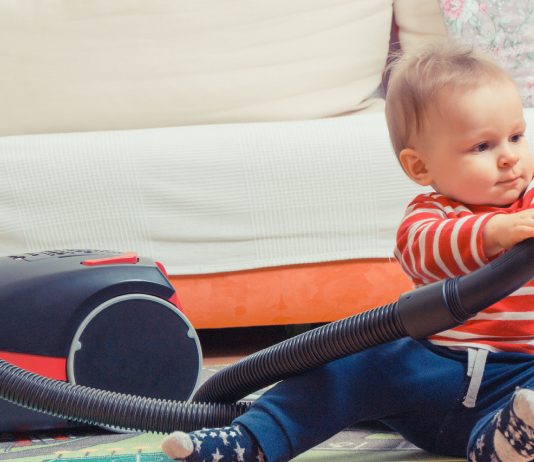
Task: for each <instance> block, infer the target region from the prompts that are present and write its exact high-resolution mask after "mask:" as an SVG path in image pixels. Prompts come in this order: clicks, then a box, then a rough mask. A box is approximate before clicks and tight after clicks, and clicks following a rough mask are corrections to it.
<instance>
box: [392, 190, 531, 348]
mask: <svg viewBox="0 0 534 462" xmlns="http://www.w3.org/2000/svg"><path fill="white" fill-rule="evenodd" d="M531 207H534V180H533V181H532V182H531V183H530V184H529V186H528V187H527V189H526V191H525V193H524V194H523V196H522V197H520V198H519V199H518V200H517V201H516V202H514V203H513V204H511V205H509V206H507V207H492V206H483V205H476V206H466V205H464V204H462V203H460V202H457V201H454V200H451V199H449V198H447V197H445V196H443V195H441V194H438V193H430V194H421V195H419V196H417V197H416V198H415V199H414V200H413V201H412V202H411V203H410V205H409V206H408V208H407V210H406V214H405V216H404V218H403V220H402V222H401V224H400V227H399V230H398V232H397V247H396V249H395V256H396V258H397V259H398V260H399V262H400V264H401V265H402V268H403V269H404V271H405V272H406V273H407V274H408V276H410V277H411V279H412V280H413V282H414V283H415V285H416V287H417V286H422V285H426V284H429V283H431V282H435V281H438V280H441V279H444V278H449V277H455V276H460V275H462V274H466V273H469V272H471V271H473V270H475V269H477V268H480V267H481V266H484V265H485V264H486V263H488V262H489V261H490V260H491V259H488V258H487V257H486V255H485V254H484V250H483V245H482V231H483V229H484V226H485V224H486V223H487V221H488V220H489V219H490V218H491V217H492V216H493V215H495V214H496V213H514V212H518V211H520V210H524V209H527V208H531ZM481 290H484V288H483V287H481ZM429 340H430V341H431V342H433V343H435V344H438V345H443V346H447V347H450V348H460V349H467V348H483V349H487V350H490V351H519V352H523V353H534V280H531V281H530V282H529V283H528V284H526V285H525V286H523V287H522V288H521V289H519V290H517V291H516V292H514V293H513V294H511V295H509V296H508V297H506V298H505V299H503V300H501V301H500V302H498V303H495V304H494V305H492V306H490V307H488V308H486V309H485V310H483V311H481V312H480V313H478V314H477V315H476V316H475V317H473V318H471V319H469V320H468V321H467V322H466V323H465V324H463V325H461V326H459V327H455V328H453V329H449V330H447V331H444V332H440V333H439V334H436V335H433V336H431V337H430V338H429Z"/></svg>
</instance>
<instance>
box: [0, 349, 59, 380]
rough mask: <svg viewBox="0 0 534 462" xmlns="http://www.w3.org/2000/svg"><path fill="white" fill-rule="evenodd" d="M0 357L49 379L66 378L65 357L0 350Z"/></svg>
mask: <svg viewBox="0 0 534 462" xmlns="http://www.w3.org/2000/svg"><path fill="white" fill-rule="evenodd" d="M0 359H3V360H4V361H6V362H8V363H11V364H13V365H14V366H17V367H20V368H22V369H25V370H27V371H30V372H33V373H35V374H39V375H41V376H43V377H48V378H49V379H55V380H63V381H66V380H67V359H66V358H55V357H51V356H40V355H30V354H25V353H11V352H8V351H0Z"/></svg>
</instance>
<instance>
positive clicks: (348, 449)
mask: <svg viewBox="0 0 534 462" xmlns="http://www.w3.org/2000/svg"><path fill="white" fill-rule="evenodd" d="M222 367H224V366H210V367H209V368H205V369H203V371H202V380H205V379H206V378H207V377H209V376H210V375H212V374H214V373H215V372H217V370H220V369H221V368H222ZM258 395H259V393H256V394H254V395H251V396H250V397H248V398H249V399H254V398H256V397H257V396H258ZM0 418H1V417H0ZM161 439H162V436H161V435H154V434H141V433H136V434H132V433H129V434H118V433H109V432H106V431H104V430H101V429H95V428H87V429H78V430H69V431H62V432H48V433H31V434H25V435H13V434H3V435H0V462H1V461H5V460H17V461H27V462H168V460H169V459H167V457H166V456H165V455H164V454H163V453H162V452H161V450H160V443H161ZM295 460H296V461H299V462H306V461H308V462H323V461H324V462H326V461H333V462H345V461H347V462H348V461H351V462H408V461H428V462H452V461H461V460H464V459H453V458H443V457H439V456H434V455H432V454H429V453H427V452H425V451H422V450H421V449H418V448H417V447H415V446H414V445H412V444H411V443H409V442H407V441H406V440H404V439H403V438H402V437H401V436H400V435H398V434H397V433H394V432H392V431H389V430H388V429H386V428H385V427H383V426H381V425H379V424H368V425H361V426H358V427H357V428H350V429H347V430H345V431H342V432H340V433H339V434H337V435H336V436H334V437H333V438H331V439H330V440H328V441H325V442H324V443H322V444H320V445H319V446H317V447H315V448H313V449H312V450H310V451H308V452H306V453H304V454H302V455H300V456H299V457H297V458H296V459H295ZM206 462H209V461H206ZM223 462H224V461H223Z"/></svg>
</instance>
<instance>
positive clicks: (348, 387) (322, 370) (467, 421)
mask: <svg viewBox="0 0 534 462" xmlns="http://www.w3.org/2000/svg"><path fill="white" fill-rule="evenodd" d="M466 370H467V353H466V352H463V351H453V350H449V349H448V348H442V347H438V346H435V345H432V344H430V343H429V342H427V341H417V340H413V339H411V338H404V339H401V340H397V341H395V342H392V343H388V344H385V345H379V346H376V347H373V348H370V349H368V350H365V351H362V352H359V353H356V354H354V355H351V356H348V357H345V358H342V359H339V360H337V361H333V362H331V363H328V364H326V365H325V366H321V367H318V368H316V369H313V370H311V371H308V372H306V373H304V374H302V375H299V376H296V377H292V378H290V379H288V380H285V381H283V382H280V383H279V384H278V385H276V386H275V387H273V388H272V389H271V390H269V391H268V392H266V393H265V394H264V395H263V396H262V397H261V398H260V399H258V400H257V401H256V402H255V403H254V404H253V406H252V407H251V408H250V410H249V411H248V412H247V413H246V414H244V415H242V416H240V417H238V418H237V419H236V420H235V421H234V423H239V424H240V425H243V426H245V427H246V428H247V429H248V430H249V431H250V432H251V433H252V434H253V435H254V436H255V437H256V439H257V440H258V442H259V444H260V446H261V447H262V449H263V452H264V453H265V455H266V458H267V461H268V462H278V461H287V460H289V459H291V458H293V457H296V456H297V455H298V454H300V453H302V452H304V451H306V450H308V449H310V448H312V447H313V446H315V445H317V444H319V443H321V442H322V441H324V440H326V439H328V438H330V437H331V436H333V435H335V434H336V433H338V432H339V431H341V430H343V429H344V428H346V427H348V426H349V425H351V424H354V423H357V422H361V421H368V420H379V421H381V422H383V423H385V424H386V425H388V426H389V427H391V428H392V429H393V430H396V431H397V432H399V433H400V434H401V435H402V436H404V437H405V438H406V439H407V440H409V441H411V442H412V443H413V444H415V445H417V446H419V447H420V448H423V449H425V450H427V451H430V452H435V453H439V454H444V455H448V456H456V457H465V456H466V453H467V446H468V441H469V438H470V436H471V434H472V433H473V437H475V436H476V434H477V432H478V431H480V429H481V426H482V425H483V424H485V423H486V422H487V419H489V418H490V417H491V415H492V414H493V413H494V412H495V411H496V410H498V409H499V408H501V407H503V406H504V405H505V404H506V403H507V402H508V401H509V399H510V398H511V396H512V394H513V392H514V390H515V388H516V387H519V386H520V387H528V388H534V355H526V354H521V353H489V355H488V358H487V363H486V367H485V370H484V375H483V380H482V383H481V386H480V389H479V393H478V397H477V401H476V406H475V407H473V408H467V407H465V406H464V405H463V400H464V397H465V394H466V391H467V388H468V386H469V381H470V378H469V377H468V376H467V375H466ZM473 430H474V431H473Z"/></svg>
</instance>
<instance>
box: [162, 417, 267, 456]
mask: <svg viewBox="0 0 534 462" xmlns="http://www.w3.org/2000/svg"><path fill="white" fill-rule="evenodd" d="M161 449H162V450H163V452H164V453H165V454H167V456H168V457H169V458H171V459H174V460H183V461H185V462H202V461H204V460H213V461H214V462H218V461H219V460H221V459H223V457H224V462H265V458H264V455H263V453H262V451H261V449H260V447H259V445H258V443H257V442H256V439H255V438H254V437H253V436H252V435H251V434H250V433H248V432H247V431H246V430H245V429H244V428H243V427H241V426H239V425H234V426H231V427H224V428H211V429H205V430H198V431H195V432H191V433H184V432H174V433H171V434H170V435H168V436H167V437H166V438H165V439H164V440H163V443H162V445H161Z"/></svg>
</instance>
